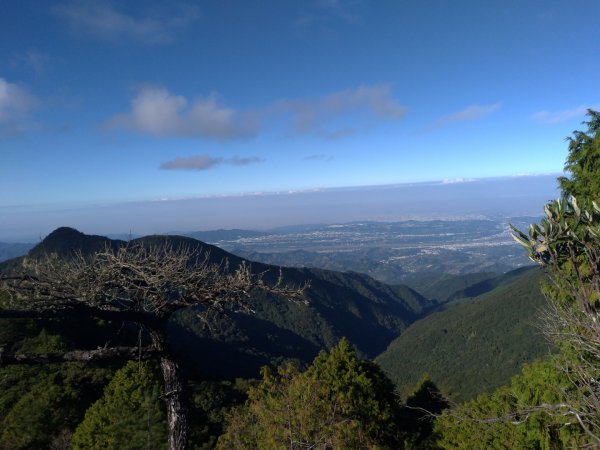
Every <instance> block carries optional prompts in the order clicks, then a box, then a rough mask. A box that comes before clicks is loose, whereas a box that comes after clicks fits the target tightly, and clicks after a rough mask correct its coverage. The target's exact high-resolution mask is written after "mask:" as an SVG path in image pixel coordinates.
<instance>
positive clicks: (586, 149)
mask: <svg viewBox="0 0 600 450" xmlns="http://www.w3.org/2000/svg"><path fill="white" fill-rule="evenodd" d="M588 116H589V117H590V120H589V121H587V122H584V124H586V125H587V126H588V130H587V132H584V131H575V132H574V133H573V137H569V138H567V140H568V142H569V155H568V156H567V161H566V162H565V170H566V171H567V172H569V173H570V175H571V176H570V177H569V178H567V177H560V178H559V179H558V181H559V183H560V187H561V189H562V190H563V192H564V193H565V194H566V195H572V196H574V197H576V198H577V199H578V200H579V201H580V202H581V204H582V205H583V204H585V202H587V201H588V200H598V199H600V112H598V111H593V110H591V109H589V110H588Z"/></svg>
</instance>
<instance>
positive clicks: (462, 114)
mask: <svg viewBox="0 0 600 450" xmlns="http://www.w3.org/2000/svg"><path fill="white" fill-rule="evenodd" d="M501 106H502V103H501V102H497V103H493V104H491V105H470V106H467V107H466V108H465V109H462V110H460V111H456V112H453V113H450V114H447V115H445V116H442V117H440V118H439V119H438V120H436V121H435V122H434V123H433V124H431V125H430V126H429V127H427V130H433V129H435V128H440V127H443V126H446V125H449V124H452V123H457V122H466V121H472V120H478V119H483V118H484V117H487V116H489V115H490V114H492V113H494V112H496V111H498V110H499V109H500V107H501Z"/></svg>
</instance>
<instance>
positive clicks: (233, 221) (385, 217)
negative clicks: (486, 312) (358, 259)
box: [0, 175, 558, 242]
mask: <svg viewBox="0 0 600 450" xmlns="http://www.w3.org/2000/svg"><path fill="white" fill-rule="evenodd" d="M557 195H558V187H557V183H556V175H538V176H515V177H498V178H484V179H473V180H442V181H438V182H427V183H405V184H393V185H378V186H357V187H344V188H332V189H317V190H305V191H297V192H291V193H260V194H258V193H254V194H246V195H234V196H214V197H206V198H187V199H173V200H157V201H149V202H123V203H112V204H111V203H108V204H96V205H85V204H84V205H67V204H63V205H60V204H58V205H37V206H36V205H29V206H25V205H23V206H13V207H3V208H0V211H1V212H2V214H3V216H4V218H5V220H3V221H2V222H1V223H0V241H4V242H37V241H38V240H39V239H41V238H43V237H44V236H46V235H47V234H48V233H50V232H51V231H52V230H54V229H56V228H58V227H60V226H70V227H73V228H76V229H78V230H80V231H82V232H84V233H87V234H101V235H106V234H123V233H129V232H131V233H132V234H133V235H147V234H162V233H168V232H189V231H204V230H214V229H222V228H223V229H231V228H243V229H252V230H268V229H272V228H276V227H279V226H287V225H306V224H330V223H345V222H351V221H361V220H365V221H366V220H369V221H382V222H389V221H401V220H433V219H461V218H485V217H516V216H539V215H541V214H542V213H543V206H544V204H545V203H546V202H547V201H549V200H552V199H554V198H556V196H557Z"/></svg>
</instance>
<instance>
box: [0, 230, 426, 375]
mask: <svg viewBox="0 0 600 450" xmlns="http://www.w3.org/2000/svg"><path fill="white" fill-rule="evenodd" d="M132 242H141V243H143V244H144V245H152V244H159V243H162V242H169V243H170V244H172V245H173V246H189V247H192V248H195V249H198V250H199V251H201V252H203V254H208V255H209V258H210V261H211V262H214V263H219V264H221V263H225V261H227V263H228V264H229V266H230V267H231V268H235V267H236V266H238V265H239V264H240V263H241V262H242V261H245V260H243V259H242V258H239V257H237V256H235V255H233V254H230V253H228V252H226V251H224V250H222V249H220V248H218V247H214V246H212V245H209V244H205V243H203V242H200V241H197V240H195V239H191V238H187V237H181V236H168V237H166V236H147V237H144V238H140V239H136V240H133V241H132ZM125 244H126V243H125V241H118V240H111V239H108V238H106V237H102V236H89V235H85V234H83V233H80V232H79V231H77V230H74V229H72V228H67V227H63V228H59V229H57V230H55V231H54V232H53V233H51V234H50V235H48V236H47V237H46V239H44V240H43V241H42V242H41V243H40V244H38V245H37V246H35V247H34V248H33V249H32V250H31V251H30V252H29V254H28V255H29V257H37V256H40V255H42V254H44V253H56V254H58V255H61V256H67V255H69V254H71V253H72V252H74V251H81V252H82V253H83V254H84V255H85V254H89V253H91V252H96V251H99V250H102V249H104V248H105V247H106V246H110V247H117V246H120V245H125ZM19 261H20V259H17V260H11V261H6V262H4V263H2V264H0V270H5V271H6V270H10V269H11V268H12V270H14V267H15V264H18V262H19ZM251 266H252V271H254V272H256V273H264V274H265V275H264V277H265V281H266V282H271V283H273V282H275V281H276V279H277V277H278V276H279V270H280V269H279V268H278V267H275V266H270V265H266V264H261V263H251ZM281 270H282V275H283V279H284V281H285V282H286V283H291V284H294V285H297V286H300V285H302V284H303V283H305V282H310V287H309V288H308V289H307V290H306V293H305V294H306V298H307V300H308V304H306V305H304V304H300V303H295V302H290V301H288V300H283V299H281V298H276V297H273V296H268V295H265V294H255V295H253V296H252V297H251V298H250V299H249V302H250V305H251V307H252V308H253V309H254V310H255V314H253V315H248V314H242V313H235V312H228V313H227V314H226V315H209V316H208V317H209V319H208V320H209V322H210V323H208V324H207V323H204V322H201V321H198V320H197V319H196V317H195V316H196V313H197V311H195V310H193V311H182V312H181V313H179V314H178V315H177V318H176V320H175V321H174V322H173V323H172V324H171V326H170V329H171V333H172V336H173V344H174V346H175V347H176V348H178V349H179V350H180V351H182V352H184V353H186V354H190V355H192V358H186V359H187V360H188V361H190V362H191V365H192V366H197V367H198V368H200V369H201V372H202V373H204V374H205V375H211V376H220V377H223V376H225V377H235V376H256V375H257V374H258V369H259V368H260V367H261V366H262V365H264V364H268V363H271V362H274V361H279V360H281V359H282V358H293V359H297V360H300V361H303V362H308V361H310V360H312V358H313V357H314V356H315V355H316V354H317V352H318V351H319V350H320V349H321V348H328V347H331V346H333V345H335V343H336V342H337V341H338V340H339V339H340V338H341V337H342V336H346V337H347V338H348V339H349V340H350V342H351V343H352V344H353V345H355V346H356V348H357V349H358V350H359V352H361V353H362V354H363V355H364V356H368V357H374V356H375V355H377V354H378V353H380V352H381V351H383V350H384V349H385V348H386V347H387V345H388V344H389V342H391V341H392V340H393V339H394V338H395V337H396V336H398V334H400V333H401V332H402V330H404V329H405V328H406V327H407V326H408V325H409V324H410V323H411V322H413V321H414V320H416V319H417V318H418V317H421V316H422V315H423V314H424V313H425V312H426V311H428V310H429V309H431V308H432V307H434V306H435V305H434V303H432V302H431V301H429V300H427V299H426V298H424V297H423V296H421V295H420V294H418V293H417V292H415V291H413V290H412V289H410V288H408V287H406V286H393V287H392V286H387V285H385V284H383V283H380V282H378V281H376V280H374V279H372V278H370V277H369V276H366V275H362V274H358V273H340V272H333V271H327V270H319V269H294V268H283V269H281ZM207 325H208V326H207ZM206 355H213V357H214V364H210V365H206V364H203V363H202V362H201V361H204V360H205V358H206ZM195 357H196V358H198V364H194V361H195Z"/></svg>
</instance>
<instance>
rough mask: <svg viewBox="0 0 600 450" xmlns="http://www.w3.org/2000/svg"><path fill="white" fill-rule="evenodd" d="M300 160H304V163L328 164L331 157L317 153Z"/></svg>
mask: <svg viewBox="0 0 600 450" xmlns="http://www.w3.org/2000/svg"><path fill="white" fill-rule="evenodd" d="M302 159H304V160H305V161H327V162H329V161H331V160H333V156H327V155H324V154H322V153H318V154H314V155H308V156H305V157H304V158H302Z"/></svg>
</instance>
